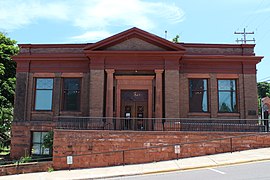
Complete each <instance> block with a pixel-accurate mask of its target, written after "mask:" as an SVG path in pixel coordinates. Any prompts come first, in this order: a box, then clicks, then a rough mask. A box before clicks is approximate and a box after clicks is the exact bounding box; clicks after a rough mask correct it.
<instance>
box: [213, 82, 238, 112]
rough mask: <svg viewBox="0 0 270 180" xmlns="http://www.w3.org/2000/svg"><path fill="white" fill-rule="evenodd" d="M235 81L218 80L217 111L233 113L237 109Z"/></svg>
mask: <svg viewBox="0 0 270 180" xmlns="http://www.w3.org/2000/svg"><path fill="white" fill-rule="evenodd" d="M236 89H237V87H236V80H235V79H222V80H218V111H219V112H222V113H235V112H238V109H237V97H236Z"/></svg>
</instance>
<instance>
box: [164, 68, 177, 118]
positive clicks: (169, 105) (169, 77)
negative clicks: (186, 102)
mask: <svg viewBox="0 0 270 180" xmlns="http://www.w3.org/2000/svg"><path fill="white" fill-rule="evenodd" d="M179 90H180V78H179V70H165V117H166V118H179V115H180V114H179V111H180V104H179V99H180V93H179Z"/></svg>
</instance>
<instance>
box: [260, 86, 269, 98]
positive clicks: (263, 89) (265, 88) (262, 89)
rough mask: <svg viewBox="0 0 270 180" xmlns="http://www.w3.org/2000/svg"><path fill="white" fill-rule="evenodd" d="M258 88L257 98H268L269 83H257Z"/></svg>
mask: <svg viewBox="0 0 270 180" xmlns="http://www.w3.org/2000/svg"><path fill="white" fill-rule="evenodd" d="M257 87H258V97H259V98H264V97H266V96H268V97H270V83H268V82H259V83H257Z"/></svg>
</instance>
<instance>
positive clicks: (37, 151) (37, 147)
mask: <svg viewBox="0 0 270 180" xmlns="http://www.w3.org/2000/svg"><path fill="white" fill-rule="evenodd" d="M47 134H48V132H32V155H49V154H50V149H49V148H45V147H44V146H43V140H44V136H45V135H47Z"/></svg>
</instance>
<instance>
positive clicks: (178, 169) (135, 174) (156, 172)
mask: <svg viewBox="0 0 270 180" xmlns="http://www.w3.org/2000/svg"><path fill="white" fill-rule="evenodd" d="M261 161H270V158H265V159H254V160H246V161H239V162H232V163H222V164H216V165H205V166H197V167H188V168H177V169H168V170H160V171H151V172H145V173H134V174H132V173H131V174H121V175H114V176H100V177H93V178H89V179H104V178H117V177H126V176H138V175H151V174H160V173H169V172H176V171H188V170H197V169H206V168H213V167H222V166H230V165H237V164H246V163H252V162H261ZM87 179H88V178H87Z"/></svg>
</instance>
